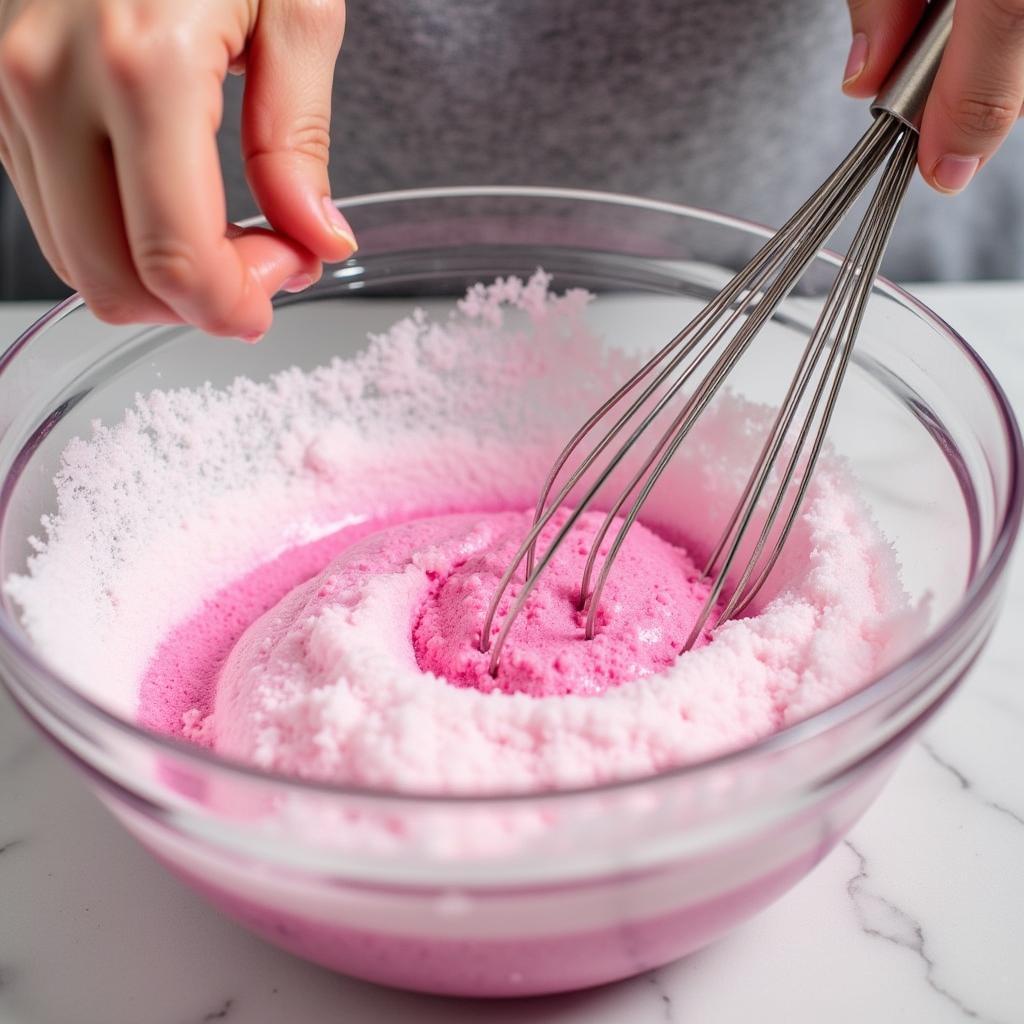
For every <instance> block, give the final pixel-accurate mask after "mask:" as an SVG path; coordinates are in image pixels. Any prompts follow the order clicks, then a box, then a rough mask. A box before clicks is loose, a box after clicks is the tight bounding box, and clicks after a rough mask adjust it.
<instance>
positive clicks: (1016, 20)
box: [985, 0, 1024, 36]
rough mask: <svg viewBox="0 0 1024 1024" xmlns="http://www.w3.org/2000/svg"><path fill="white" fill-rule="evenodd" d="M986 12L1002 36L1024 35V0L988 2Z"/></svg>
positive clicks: (993, 0)
mask: <svg viewBox="0 0 1024 1024" xmlns="http://www.w3.org/2000/svg"><path fill="white" fill-rule="evenodd" d="M985 10H986V12H987V17H988V19H989V21H990V22H991V23H992V27H993V28H994V29H995V30H996V31H997V32H999V33H1000V34H1001V35H1004V36H1005V35H1015V36H1021V35H1024V0H988V2H987V3H986V5H985Z"/></svg>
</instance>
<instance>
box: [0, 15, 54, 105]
mask: <svg viewBox="0 0 1024 1024" xmlns="http://www.w3.org/2000/svg"><path fill="white" fill-rule="evenodd" d="M48 50H49V47H48V46H47V45H46V38H45V36H42V35H40V33H39V31H38V30H37V27H36V26H35V24H34V23H33V22H32V20H31V19H29V18H28V17H27V16H26V15H22V16H21V17H20V18H19V19H17V20H16V21H15V22H14V23H13V24H11V25H10V26H9V27H8V29H7V31H6V32H5V33H4V35H3V38H0V75H2V76H3V78H4V80H5V81H6V82H8V83H9V84H10V85H12V86H14V87H15V88H16V89H18V90H19V91H21V92H25V91H26V90H30V89H32V88H34V87H36V86H37V85H39V84H40V83H41V82H45V81H46V79H47V78H48V77H49V75H50V73H51V71H52V60H51V59H50V55H49V53H48Z"/></svg>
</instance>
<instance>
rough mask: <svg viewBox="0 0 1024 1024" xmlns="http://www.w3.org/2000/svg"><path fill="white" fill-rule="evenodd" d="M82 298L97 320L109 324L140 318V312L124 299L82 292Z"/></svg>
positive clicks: (126, 322)
mask: <svg viewBox="0 0 1024 1024" xmlns="http://www.w3.org/2000/svg"><path fill="white" fill-rule="evenodd" d="M82 298H83V299H85V304H86V305H87V306H88V307H89V310H90V312H91V313H92V315H93V316H94V317H96V319H97V320H102V321H103V322H104V323H107V324H130V323H133V322H134V321H135V320H137V319H139V314H138V313H136V312H135V310H134V309H133V308H132V307H131V306H130V305H129V304H128V303H126V302H124V301H123V300H120V299H117V298H115V297H113V296H110V295H91V294H89V293H88V292H85V291H83V292H82Z"/></svg>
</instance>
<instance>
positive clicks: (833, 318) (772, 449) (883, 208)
mask: <svg viewBox="0 0 1024 1024" xmlns="http://www.w3.org/2000/svg"><path fill="white" fill-rule="evenodd" d="M916 148H917V147H916V135H914V134H913V133H911V132H909V131H908V132H906V133H905V134H904V137H903V139H902V140H901V143H900V145H899V146H898V147H897V149H896V150H895V151H894V153H893V154H892V156H891V157H890V160H889V164H888V166H887V168H886V171H885V173H884V175H883V177H882V180H881V182H880V184H879V186H878V189H877V190H876V192H875V195H874V196H873V198H872V200H871V203H870V205H869V207H868V211H867V214H866V216H865V218H864V220H863V221H862V222H861V224H860V227H859V228H858V231H857V233H856V235H855V237H854V241H853V243H852V245H851V247H850V250H849V254H848V256H847V258H846V259H845V260H844V261H843V264H842V266H841V268H840V271H839V274H838V275H837V276H836V279H835V281H834V283H833V285H832V288H831V290H830V292H829V295H828V298H827V299H826V303H825V306H824V308H823V310H822V313H821V315H820V317H819V319H818V322H817V324H816V326H815V330H814V332H813V333H812V336H811V339H810V341H809V343H808V345H807V346H806V347H805V350H804V354H803V357H802V359H801V364H800V367H799V368H798V371H797V374H796V376H795V377H794V379H793V381H792V383H791V385H790V388H789V391H788V392H787V395H786V397H785V399H784V400H783V404H782V407H781V408H780V410H779V413H778V415H777V416H776V419H775V422H774V424H773V426H772V429H771V431H770V432H769V436H768V438H767V439H766V441H765V445H764V447H763V449H762V452H761V455H760V457H759V459H758V461H757V463H756V465H755V467H754V470H753V471H752V473H751V475H750V477H749V479H748V483H747V487H746V489H745V491H744V497H743V498H742V499H741V502H740V503H739V504H738V505H737V506H736V510H735V511H734V513H733V516H732V518H731V520H730V523H729V525H728V526H727V527H726V530H725V532H724V533H723V534H722V537H721V539H720V541H719V544H718V546H717V548H716V550H715V553H714V554H713V555H712V557H711V558H710V559H709V563H708V570H706V571H710V569H711V568H712V567H713V566H714V564H715V562H717V560H718V558H719V556H720V554H721V551H722V549H723V548H724V547H725V545H726V543H727V542H730V541H731V543H730V545H729V550H728V552H727V554H726V557H725V559H724V561H723V562H722V564H721V566H720V568H719V569H718V572H717V574H716V576H715V580H714V583H713V585H712V588H711V591H710V593H709V596H708V599H707V602H706V604H705V606H704V608H703V609H702V612H701V615H700V616H699V617H698V619H697V621H696V623H695V624H694V626H693V629H692V631H691V633H690V636H689V637H688V639H687V643H686V645H685V646H684V649H687V648H689V647H690V646H692V644H693V643H694V642H695V641H696V639H697V638H698V637H699V636H700V632H701V630H702V629H703V627H704V625H705V624H706V622H707V619H708V618H709V617H710V614H711V611H712V609H713V607H714V604H715V602H716V601H717V600H718V598H719V596H720V595H721V591H722V589H723V588H724V585H725V582H726V579H727V577H728V573H729V570H730V568H731V567H732V564H733V562H734V560H735V558H736V556H737V553H738V551H739V548H740V546H741V543H742V541H743V538H744V536H745V535H746V531H747V530H748V529H749V526H750V521H751V519H752V518H753V515H754V513H755V511H756V509H757V507H758V505H759V503H760V500H761V497H762V495H763V493H764V490H765V487H766V485H767V482H768V479H769V477H770V474H771V471H772V469H773V468H774V466H775V463H776V461H777V460H778V457H779V454H780V452H781V450H782V447H783V444H784V441H785V438H786V437H787V436H788V433H789V430H790V428H791V426H792V424H793V420H794V419H795V417H796V413H797V410H798V409H799V407H800V403H801V401H802V399H803V397H804V395H805V393H806V391H807V388H808V386H809V385H810V382H811V381H812V379H813V377H814V371H815V368H816V366H817V364H818V362H819V361H820V359H821V356H822V353H823V352H824V351H825V349H826V348H827V349H828V356H827V358H826V361H825V364H824V367H823V370H822V373H821V375H820V378H819V380H818V383H817V386H816V388H815V391H814V393H813V396H812V398H811V401H810V403H809V406H808V409H807V410H806V413H805V417H804V420H803V423H802V425H801V428H800V430H799V432H798V435H797V438H796V441H795V442H794V444H793V449H792V452H791V454H790V457H789V459H788V462H787V465H786V468H785V470H784V471H783V473H782V475H781V478H780V481H779V484H778V487H777V490H776V495H775V498H774V501H773V502H772V505H771V508H770V510H769V511H768V514H767V516H766V518H765V522H764V524H763V526H762V528H761V531H760V533H759V536H758V539H757V542H756V544H755V545H754V548H753V550H752V552H751V554H750V555H749V556H748V559H747V562H746V565H745V568H744V571H743V573H742V574H741V576H740V578H739V580H738V581H737V583H736V585H735V587H734V589H733V594H732V597H731V598H730V600H729V602H728V603H727V604H726V606H725V608H724V609H723V610H722V613H721V615H720V616H719V617H718V620H717V622H718V623H721V622H724V621H726V620H727V619H729V618H730V617H731V616H732V615H734V614H736V613H737V612H738V611H740V610H742V609H743V608H745V607H746V606H747V605H748V604H749V603H750V601H751V600H753V598H754V597H755V596H756V595H757V592H758V590H759V589H760V587H761V586H762V585H763V583H764V582H765V580H766V579H767V577H768V575H769V574H770V572H771V569H772V568H774V565H775V562H776V561H777V559H778V556H779V554H780V553H781V550H782V546H783V545H784V543H785V540H786V539H787V537H788V534H789V531H790V530H791V529H792V525H793V522H794V521H795V518H796V513H797V511H798V510H799V507H800V504H801V502H802V499H803V496H804V494H805V493H806V487H807V485H808V484H809V482H810V479H811V474H812V473H813V470H814V467H815V465H816V463H817V459H818V455H819V454H820V451H821V447H822V444H823V442H824V438H825V435H826V433H827V430H828V426H829V423H830V421H831V416H832V411H833V409H834V406H835V401H836V399H837V398H838V394H839V390H840V387H841V385H842V381H843V378H844V376H845V372H846V368H847V366H848V363H849V358H850V355H851V353H852V351H853V343H854V340H855V339H856V335H857V332H858V330H859V328H860V322H861V318H862V316H863V310H864V305H865V300H866V298H867V293H868V291H869V290H870V288H871V286H872V284H873V282H874V278H875V275H876V273H877V270H878V265H879V263H880V262H881V258H882V255H883V253H884V250H885V246H886V243H887V241H888V238H889V235H890V233H891V229H892V225H893V222H894V220H895V217H896V213H897V211H898V209H899V204H900V201H901V200H902V197H903V194H904V193H905V191H906V188H907V185H908V184H909V181H910V177H911V174H912V173H913V167H914V159H915V155H916ZM837 321H838V322H839V327H838V330H837V331H836V323H837ZM833 332H835V338H834V341H832V343H831V344H829V342H830V340H831V339H832V337H833ZM833 371H834V372H833ZM830 381H831V387H829V383H830ZM826 389H828V399H827V401H826V405H825V408H824V411H823V413H822V415H821V417H820V418H818V417H817V413H818V407H819V405H820V404H821V401H822V398H823V397H824V395H825V392H826ZM815 423H817V428H816V430H815V435H814V442H813V443H812V446H811V451H810V453H809V456H808V459H807V462H806V464H805V465H804V467H803V470H802V476H801V480H800V483H799V486H798V490H797V493H796V495H795V496H794V498H793V501H792V502H791V504H790V514H789V515H788V516H787V518H786V520H785V522H784V524H783V529H782V531H781V532H780V535H779V537H778V538H777V539H776V541H775V543H774V544H773V546H772V549H771V552H770V554H769V558H768V560H767V562H766V563H765V565H764V567H763V569H762V571H761V573H760V574H759V575H758V577H757V579H756V581H755V583H754V585H753V586H752V587H748V583H749V581H750V577H751V576H752V575H753V573H754V571H755V569H756V568H757V566H758V563H759V562H760V560H761V557H762V555H763V553H764V548H765V546H766V544H767V541H768V539H769V537H770V535H771V533H772V531H773V529H774V527H775V525H776V523H777V521H778V517H779V513H780V511H781V508H782V506H783V503H784V501H785V498H786V495H787V493H788V491H789V487H790V484H791V482H792V480H793V477H794V475H795V473H796V470H797V467H798V465H799V461H800V457H801V455H802V453H803V448H804V446H805V444H806V442H807V438H808V437H809V435H810V432H811V428H812V426H814V424H815Z"/></svg>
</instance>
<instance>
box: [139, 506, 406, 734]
mask: <svg viewBox="0 0 1024 1024" xmlns="http://www.w3.org/2000/svg"><path fill="white" fill-rule="evenodd" d="M383 525H386V524H382V523H379V522H376V521H369V522H364V523H359V524H357V525H354V526H348V527H345V528H344V529H341V530H338V531H337V532H335V533H332V534H330V535H328V536H327V537H322V538H320V539H319V540H315V541H313V542H312V543H310V544H302V545H298V546H296V547H293V548H289V549H288V550H287V551H283V552H282V553H281V554H279V555H278V556H277V557H276V558H273V559H271V560H270V561H268V562H265V563H264V564H262V565H259V566H257V567H256V568H255V569H253V570H252V571H251V572H249V573H247V574H246V575H245V576H243V577H241V578H240V579H239V580H237V581H236V582H234V583H232V584H231V585H230V586H228V587H225V588H224V589H223V590H221V591H219V592H218V593H216V594H214V595H213V596H212V597H210V598H209V599H208V600H206V601H205V602H204V603H203V605H202V607H201V608H200V610H199V611H198V612H196V613H195V614H194V615H192V616H190V617H189V618H187V619H186V620H185V621H183V622H180V623H178V624H177V625H176V626H174V627H173V628H172V629H171V630H170V631H169V632H168V634H167V636H166V637H165V639H164V640H163V642H162V643H161V644H160V646H159V647H158V648H157V650H156V651H155V653H154V654H153V657H152V660H151V661H150V662H149V664H148V665H147V666H146V670H145V672H144V673H143V675H142V679H141V681H140V683H139V712H138V721H139V724H140V725H143V726H145V727H146V728H148V729H153V730H154V731H155V732H162V733H166V734H168V735H171V736H181V737H183V738H185V739H189V740H192V741H193V742H195V743H198V744H200V745H202V746H213V736H212V733H211V732H210V730H209V729H208V728H207V727H206V723H207V721H208V718H207V716H208V715H209V713H210V712H211V711H212V710H213V702H214V698H215V696H216V689H217V676H218V674H219V673H220V670H221V668H222V667H223V665H224V662H225V661H226V660H227V657H228V655H229V654H230V653H231V649H232V648H233V647H234V646H235V644H236V643H237V642H238V640H239V638H240V637H241V636H242V634H243V633H244V632H245V631H246V629H248V628H249V626H250V625H252V623H253V622H255V621H256V619H258V618H259V617H260V616H261V615H262V614H263V613H264V612H265V611H267V610H268V609H270V608H273V606H274V605H275V604H277V602H278V601H280V600H281V598H282V597H284V596H285V595H286V594H287V593H288V592H289V591H291V590H292V589H294V588H295V587H297V586H299V584H301V583H304V582H305V581H306V580H308V579H309V578H310V577H311V576H314V575H316V573H318V572H319V571H320V570H321V569H322V568H323V566H324V564H325V563H327V562H329V561H330V560H331V559H333V558H334V557H335V556H336V555H337V554H338V553H339V552H340V551H342V550H344V549H345V548H346V547H348V546H350V545H351V544H354V543H355V542H356V541H358V540H359V539H360V538H361V537H365V536H366V535H367V534H368V533H372V532H374V531H375V530H378V529H381V527H382V526H383Z"/></svg>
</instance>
